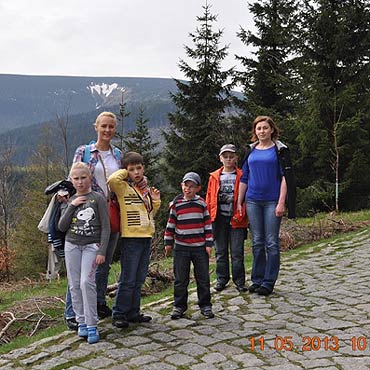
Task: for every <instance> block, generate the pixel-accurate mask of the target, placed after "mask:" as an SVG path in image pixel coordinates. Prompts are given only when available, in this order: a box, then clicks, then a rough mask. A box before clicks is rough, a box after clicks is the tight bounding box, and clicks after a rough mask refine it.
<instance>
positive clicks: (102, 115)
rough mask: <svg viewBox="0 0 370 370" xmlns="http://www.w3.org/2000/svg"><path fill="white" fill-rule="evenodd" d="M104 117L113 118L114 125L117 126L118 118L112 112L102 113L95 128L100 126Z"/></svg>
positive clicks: (96, 121)
mask: <svg viewBox="0 0 370 370" xmlns="http://www.w3.org/2000/svg"><path fill="white" fill-rule="evenodd" d="M102 117H110V118H113V121H114V123H115V124H116V125H117V117H116V115H115V114H114V113H112V112H101V113H100V114H99V115H98V116H97V117H96V120H95V123H94V126H95V127H96V126H97V125H98V124H99V121H100V119H101V118H102Z"/></svg>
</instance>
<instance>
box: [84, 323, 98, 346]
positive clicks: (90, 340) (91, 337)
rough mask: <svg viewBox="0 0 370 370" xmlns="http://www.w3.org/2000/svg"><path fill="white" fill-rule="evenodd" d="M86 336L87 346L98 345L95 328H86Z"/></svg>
mask: <svg viewBox="0 0 370 370" xmlns="http://www.w3.org/2000/svg"><path fill="white" fill-rule="evenodd" d="M87 332H88V336H87V342H88V343H89V344H93V343H98V342H99V339H100V337H99V332H98V329H97V328H96V326H89V327H88V328H87Z"/></svg>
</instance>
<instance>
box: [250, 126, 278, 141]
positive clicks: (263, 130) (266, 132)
mask: <svg viewBox="0 0 370 370" xmlns="http://www.w3.org/2000/svg"><path fill="white" fill-rule="evenodd" d="M254 131H255V133H256V136H257V138H258V140H259V141H266V140H271V135H272V133H273V132H274V131H273V129H272V128H271V126H270V124H269V123H268V122H266V121H261V122H258V123H257V125H256V127H255V129H254Z"/></svg>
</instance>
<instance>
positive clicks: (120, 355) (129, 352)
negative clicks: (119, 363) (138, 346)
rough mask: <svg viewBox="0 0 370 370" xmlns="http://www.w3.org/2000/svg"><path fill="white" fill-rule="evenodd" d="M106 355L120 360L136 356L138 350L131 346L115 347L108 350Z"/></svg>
mask: <svg viewBox="0 0 370 370" xmlns="http://www.w3.org/2000/svg"><path fill="white" fill-rule="evenodd" d="M106 355H107V356H109V357H111V358H113V359H115V360H122V359H128V358H131V357H135V356H138V355H139V352H138V351H136V350H135V349H133V348H117V349H113V350H110V351H108V352H107V354H106Z"/></svg>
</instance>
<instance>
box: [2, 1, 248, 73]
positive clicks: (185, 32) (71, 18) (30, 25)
mask: <svg viewBox="0 0 370 370" xmlns="http://www.w3.org/2000/svg"><path fill="white" fill-rule="evenodd" d="M208 2H209V4H211V5H212V8H211V13H212V14H215V15H218V18H217V22H216V23H215V28H214V30H218V29H223V30H224V35H223V38H222V40H221V46H223V45H225V44H228V45H229V46H230V48H229V56H228V58H227V59H225V63H224V64H223V69H226V68H230V67H231V66H234V65H236V64H237V62H236V61H235V58H234V54H237V55H246V53H248V50H247V48H246V46H245V45H243V44H242V43H241V41H240V40H239V39H238V38H237V37H236V32H237V31H238V30H239V29H240V26H242V27H243V28H245V29H252V28H253V22H252V17H251V15H250V14H249V11H248V1H247V0H208ZM204 4H205V1H204V0H0V73H7V74H8V73H11V74H31V75H70V76H117V77H129V76H131V77H169V78H183V77H184V76H182V74H181V72H180V71H179V69H178V65H177V64H178V62H179V59H180V58H184V59H185V60H186V55H185V51H184V45H188V46H190V47H191V46H192V45H193V44H192V41H191V39H190V37H189V32H194V31H195V28H196V27H197V25H198V23H197V21H196V17H197V16H201V15H203V8H202V6H203V5H204Z"/></svg>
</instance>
